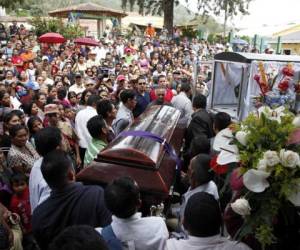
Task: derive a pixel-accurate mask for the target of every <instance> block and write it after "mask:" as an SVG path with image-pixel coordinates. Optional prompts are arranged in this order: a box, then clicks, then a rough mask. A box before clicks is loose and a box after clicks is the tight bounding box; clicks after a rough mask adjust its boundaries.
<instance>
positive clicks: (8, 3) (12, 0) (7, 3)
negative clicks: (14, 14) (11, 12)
mask: <svg viewBox="0 0 300 250" xmlns="http://www.w3.org/2000/svg"><path fill="white" fill-rule="evenodd" d="M23 1H24V0H0V6H1V7H4V8H14V7H15V6H16V5H17V4H19V3H22V2H23Z"/></svg>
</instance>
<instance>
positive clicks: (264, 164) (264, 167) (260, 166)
mask: <svg viewBox="0 0 300 250" xmlns="http://www.w3.org/2000/svg"><path fill="white" fill-rule="evenodd" d="M267 166H268V165H267V161H266V160H265V159H260V160H259V162H258V163H257V166H256V168H257V170H261V171H265V172H267Z"/></svg>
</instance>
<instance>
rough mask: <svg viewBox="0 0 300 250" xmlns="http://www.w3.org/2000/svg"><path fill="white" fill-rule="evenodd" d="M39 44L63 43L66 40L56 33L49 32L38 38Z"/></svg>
mask: <svg viewBox="0 0 300 250" xmlns="http://www.w3.org/2000/svg"><path fill="white" fill-rule="evenodd" d="M39 41H40V42H41V43H64V42H65V41H66V39H65V38H64V37H63V36H62V35H61V34H58V33H53V32H49V33H46V34H44V35H41V36H40V37H39Z"/></svg>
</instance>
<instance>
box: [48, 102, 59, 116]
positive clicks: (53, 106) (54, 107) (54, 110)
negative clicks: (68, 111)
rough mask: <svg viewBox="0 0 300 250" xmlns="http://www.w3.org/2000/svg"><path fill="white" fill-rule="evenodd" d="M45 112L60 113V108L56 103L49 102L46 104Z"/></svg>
mask: <svg viewBox="0 0 300 250" xmlns="http://www.w3.org/2000/svg"><path fill="white" fill-rule="evenodd" d="M44 111H45V112H44V113H45V115H47V114H55V113H56V114H58V113H59V110H58V107H57V105H56V104H48V105H46V106H45V108H44Z"/></svg>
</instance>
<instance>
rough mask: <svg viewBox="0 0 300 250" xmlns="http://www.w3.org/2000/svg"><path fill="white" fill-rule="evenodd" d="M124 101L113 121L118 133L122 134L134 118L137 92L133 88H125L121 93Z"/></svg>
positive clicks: (114, 128) (115, 130)
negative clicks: (133, 112)
mask: <svg viewBox="0 0 300 250" xmlns="http://www.w3.org/2000/svg"><path fill="white" fill-rule="evenodd" d="M120 99H121V101H122V103H121V105H120V107H119V110H118V113H117V116H116V119H115V120H114V121H113V123H112V127H113V130H114V132H115V134H116V135H118V134H120V133H121V132H122V131H123V130H124V129H125V128H126V127H127V126H128V125H131V124H132V122H133V120H134V118H133V114H132V110H133V109H134V108H135V106H136V103H137V101H136V94H135V92H134V91H133V90H131V89H126V90H123V91H122V92H121V94H120Z"/></svg>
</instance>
